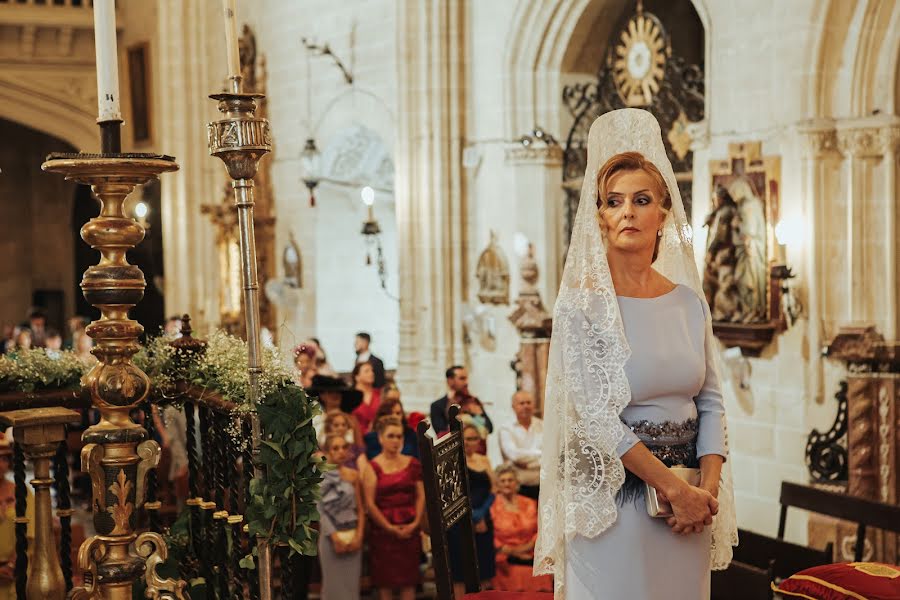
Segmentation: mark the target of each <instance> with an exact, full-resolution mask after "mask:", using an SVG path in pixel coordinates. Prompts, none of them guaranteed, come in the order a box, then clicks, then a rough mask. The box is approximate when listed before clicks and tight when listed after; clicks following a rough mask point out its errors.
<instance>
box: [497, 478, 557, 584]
mask: <svg viewBox="0 0 900 600" xmlns="http://www.w3.org/2000/svg"><path fill="white" fill-rule="evenodd" d="M496 477H497V489H498V491H499V493H498V494H497V499H496V500H495V501H494V503H493V504H492V505H491V518H492V519H493V521H494V548H496V550H497V554H496V564H497V572H496V574H495V575H494V589H496V590H504V591H508V592H552V591H553V577H551V576H550V575H538V576H537V577H534V576H532V574H531V571H532V567H533V565H534V542H535V540H536V539H537V525H538V515H537V502H535V501H534V500H532V499H531V498H527V497H525V496H522V495H520V494H519V493H518V492H519V480H518V479H517V478H516V472H515V470H514V469H513V468H512V466H510V465H503V466H502V467H500V468H498V469H497V474H496Z"/></svg>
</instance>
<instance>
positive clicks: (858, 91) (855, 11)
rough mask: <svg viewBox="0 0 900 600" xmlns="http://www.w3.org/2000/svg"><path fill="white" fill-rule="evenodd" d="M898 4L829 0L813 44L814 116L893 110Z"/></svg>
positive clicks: (898, 39)
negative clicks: (814, 73) (814, 58)
mask: <svg viewBox="0 0 900 600" xmlns="http://www.w3.org/2000/svg"><path fill="white" fill-rule="evenodd" d="M898 27H900V5H897V4H896V3H894V2H881V1H880V0H863V1H861V2H857V3H851V2H842V1H841V0H831V2H829V3H828V5H827V7H824V8H823V10H822V12H821V23H820V26H819V34H818V37H817V40H816V42H815V48H814V49H813V52H814V56H816V60H815V63H814V64H815V67H816V68H815V72H816V77H817V80H816V81H815V83H814V85H812V86H810V90H811V93H812V94H813V95H814V97H813V98H811V99H810V106H811V107H814V109H815V110H814V114H815V116H818V117H832V118H840V117H862V116H868V115H871V114H873V112H874V111H876V110H877V111H880V112H881V113H895V112H897V110H898V108H897V102H898V95H900V94H898V91H897V87H898V86H897V62H898V55H900V37H898V36H896V35H893V34H892V32H895V31H897V28H898Z"/></svg>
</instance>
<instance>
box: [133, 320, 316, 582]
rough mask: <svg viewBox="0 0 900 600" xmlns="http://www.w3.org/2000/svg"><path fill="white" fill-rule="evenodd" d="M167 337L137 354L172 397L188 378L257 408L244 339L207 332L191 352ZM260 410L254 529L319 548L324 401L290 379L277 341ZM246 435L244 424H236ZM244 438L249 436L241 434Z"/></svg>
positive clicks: (249, 560)
mask: <svg viewBox="0 0 900 600" xmlns="http://www.w3.org/2000/svg"><path fill="white" fill-rule="evenodd" d="M169 341H170V340H167V339H165V338H154V339H151V340H150V341H149V342H148V344H147V346H146V347H145V349H144V350H142V351H141V352H140V353H139V354H138V355H136V356H135V363H136V364H138V366H140V367H141V368H142V369H143V370H144V371H145V372H146V373H147V374H148V375H149V376H150V378H151V380H152V381H153V385H154V387H155V388H156V389H157V390H159V391H160V392H162V395H163V396H164V397H165V396H167V395H168V398H171V399H172V400H173V401H174V400H176V398H177V396H176V395H175V394H174V393H173V394H167V393H166V392H167V391H173V392H174V388H175V383H176V382H178V381H186V382H188V383H190V384H192V385H195V386H198V387H200V388H203V389H206V390H210V391H215V392H216V393H217V394H219V395H220V396H222V397H223V398H225V399H226V400H230V401H231V402H234V403H235V404H237V405H238V408H237V410H239V411H241V412H251V411H253V410H254V407H253V406H250V405H249V403H248V401H247V398H248V396H249V389H250V379H249V375H248V372H247V344H246V342H244V341H243V340H241V339H239V338H236V337H234V336H231V335H228V334H227V333H224V332H222V331H216V332H214V333H213V334H212V335H210V336H209V338H208V339H207V346H206V350H205V351H204V352H203V353H202V354H198V355H189V354H184V353H183V351H181V350H176V349H175V348H173V347H172V346H170V345H169ZM262 366H263V372H262V375H261V377H260V398H261V399H260V401H259V402H258V405H257V406H256V407H255V410H256V412H257V413H258V415H259V421H260V430H261V432H262V446H261V448H260V454H259V460H260V462H261V464H262V465H263V466H264V467H265V469H264V472H265V476H264V477H263V478H253V480H252V481H251V482H250V494H251V502H250V506H248V507H247V508H246V514H245V517H246V519H247V522H248V525H249V530H250V534H251V535H254V536H256V535H259V536H262V537H264V538H265V539H267V540H268V541H269V543H270V544H272V545H285V546H288V547H290V549H291V552H290V554H291V555H293V554H294V553H301V554H305V555H308V556H312V555H315V554H316V541H317V532H316V531H315V530H314V529H313V528H312V527H310V524H311V523H312V522H314V521H316V520H318V518H319V515H318V513H317V511H316V501H317V500H318V494H319V483H320V482H321V480H322V473H323V472H324V471H325V470H326V463H325V461H324V459H323V458H319V457H316V456H314V455H313V454H314V453H315V452H316V450H317V449H318V444H317V441H316V432H315V428H314V427H313V424H312V419H313V417H314V416H315V415H317V414H319V412H320V408H319V403H318V402H316V401H315V400H311V399H310V398H309V397H308V396H307V395H306V392H304V391H303V389H302V388H300V387H299V386H297V385H296V384H295V383H294V382H293V381H292V380H291V373H290V371H289V370H288V369H287V367H286V366H285V364H284V362H283V361H282V359H281V357H280V356H279V354H278V352H277V350H276V349H274V348H269V349H266V350H265V351H264V352H263V357H262ZM231 435H233V436H240V435H241V432H239V431H233V432H231ZM237 439H239V441H240V442H241V445H242V444H245V443H249V440H244V439H240V438H239V437H238V438H237ZM241 565H242V566H244V567H245V568H253V566H254V559H253V557H252V556H249V555H248V556H246V557H245V558H244V560H243V561H241Z"/></svg>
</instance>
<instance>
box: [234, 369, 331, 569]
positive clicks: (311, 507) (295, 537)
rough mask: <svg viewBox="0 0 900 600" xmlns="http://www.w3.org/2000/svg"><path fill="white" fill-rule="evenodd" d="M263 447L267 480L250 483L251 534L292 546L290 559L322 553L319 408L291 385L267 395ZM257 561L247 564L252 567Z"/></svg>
mask: <svg viewBox="0 0 900 600" xmlns="http://www.w3.org/2000/svg"><path fill="white" fill-rule="evenodd" d="M257 412H258V413H259V421H260V429H261V431H262V436H263V439H262V444H261V447H260V454H259V459H260V462H261V463H262V465H263V467H264V471H265V478H264V479H259V478H254V479H253V480H252V481H251V482H250V495H251V500H250V506H248V507H247V510H246V515H245V516H246V518H247V521H248V524H249V530H250V535H252V536H261V537H262V538H265V539H266V540H268V541H269V543H270V544H272V545H286V546H289V547H290V549H291V551H290V554H291V555H293V554H295V553H300V554H304V555H307V556H314V555H315V554H316V542H317V531H316V530H315V529H313V528H312V527H311V524H312V523H313V522H314V521H318V519H319V513H318V511H317V510H316V501H317V500H318V498H319V484H320V483H321V481H322V473H323V472H325V471H326V470H327V468H328V467H326V463H325V460H324V459H323V458H318V457H313V453H314V452H315V451H316V450H317V449H318V443H317V441H316V432H315V429H314V428H313V426H312V419H313V417H314V416H315V415H317V414H319V412H320V409H319V406H318V403H317V402H315V401H313V400H310V398H309V397H308V396H307V395H306V392H304V391H303V390H302V389H301V388H300V387H298V386H296V385H294V384H292V383H287V382H285V383H284V384H283V385H282V386H280V387H279V388H277V389H276V390H275V391H274V392H272V393H270V394H268V395H266V396H265V398H264V399H263V400H262V401H261V402H260V403H259V406H258V410H257ZM251 561H252V559H251V558H250V557H249V556H248V557H245V558H244V561H242V564H244V565H247V566H250V565H251V564H252V562H251Z"/></svg>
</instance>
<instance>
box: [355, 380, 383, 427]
mask: <svg viewBox="0 0 900 600" xmlns="http://www.w3.org/2000/svg"><path fill="white" fill-rule="evenodd" d="M353 387H354V388H356V389H357V390H358V391H360V392H362V395H363V397H362V402H361V403H360V405H359V406H357V407H356V408H354V409H353V416H354V417H356V420H357V422H359V429H360V431H362V433H363V435H365V434H366V433H368V432H369V430H370V429H371V428H372V426H373V425H374V423H373V421H374V420H375V413H376V412H377V411H378V405H379V404H381V388H377V387H375V370H374V369H372V365H370V364H369V363H359V364H357V365H356V366H355V367H353Z"/></svg>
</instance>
